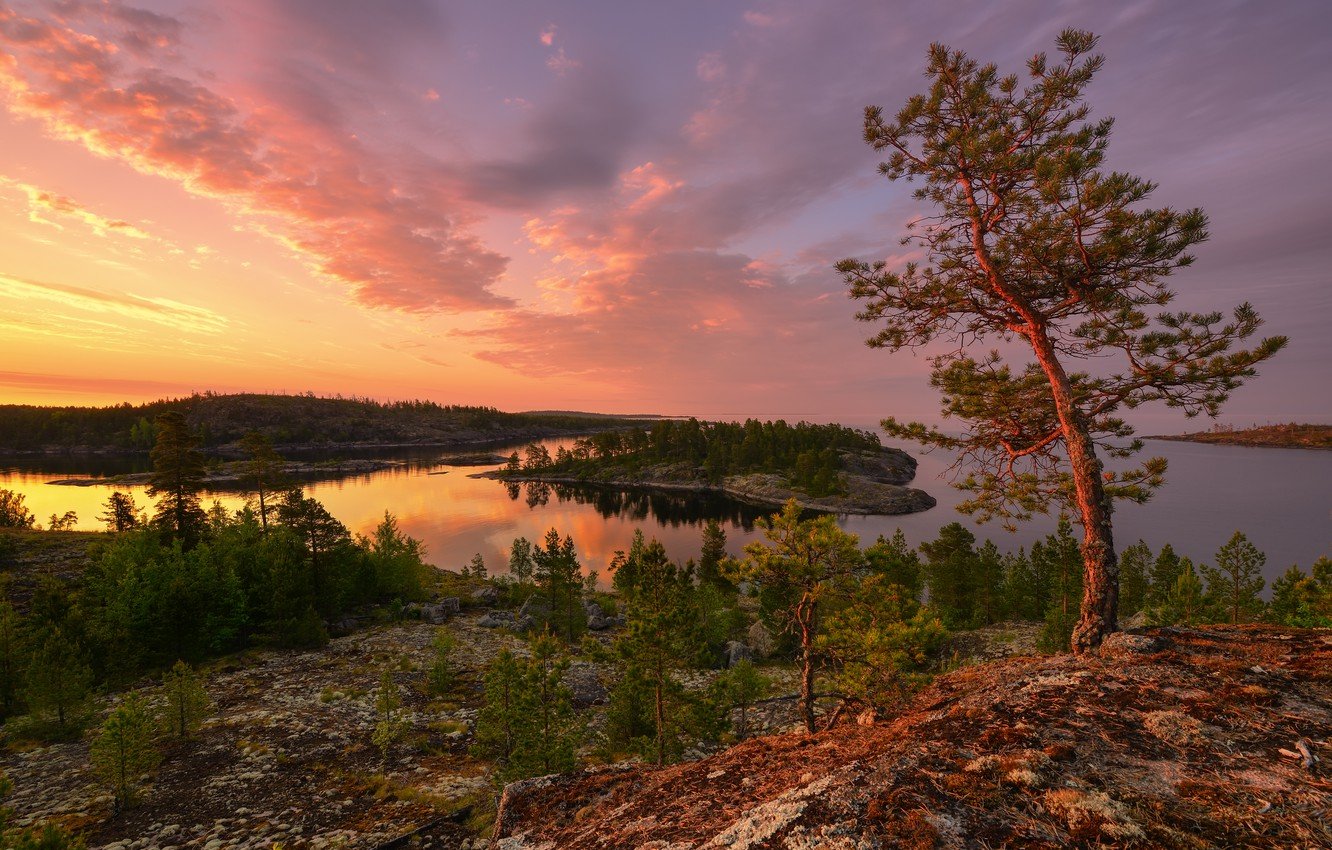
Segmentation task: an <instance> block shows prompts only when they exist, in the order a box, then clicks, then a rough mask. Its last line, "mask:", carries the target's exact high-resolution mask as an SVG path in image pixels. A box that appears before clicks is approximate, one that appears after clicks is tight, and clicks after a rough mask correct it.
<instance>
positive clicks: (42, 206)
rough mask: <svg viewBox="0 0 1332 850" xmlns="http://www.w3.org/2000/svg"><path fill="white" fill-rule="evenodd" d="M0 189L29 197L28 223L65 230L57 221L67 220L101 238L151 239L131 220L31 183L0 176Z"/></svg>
mask: <svg viewBox="0 0 1332 850" xmlns="http://www.w3.org/2000/svg"><path fill="white" fill-rule="evenodd" d="M0 186H11V187H13V188H15V189H17V190H18V191H20V192H22V193H23V194H24V195H26V196H27V199H28V220H29V221H32V222H36V223H38V224H47V225H50V226H52V227H54V228H56V229H58V230H63V229H64V227H63V225H61V224H60V223H59V221H57V220H55V219H67V220H71V221H74V222H77V223H79V224H82V225H84V226H86V227H87V228H88V229H90V230H91V231H92V232H93V233H94V234H96V235H98V236H106V235H108V234H110V233H115V234H117V235H120V236H127V237H130V238H131V239H150V238H152V237H151V236H149V234H148V233H147V232H146V231H144V230H141V229H139V228H138V227H135V226H134V225H133V224H130V223H129V222H128V221H123V220H120V219H109V218H106V217H105V216H101V215H98V214H97V213H95V212H93V211H92V210H90V209H88V208H86V207H84V206H83V205H81V204H80V203H79V202H78V201H75V200H74V199H73V198H70V197H68V196H66V195H61V194H58V193H55V192H48V191H46V190H45V189H40V188H38V187H37V186H33V185H32V184H30V183H21V182H19V181H17V180H12V179H10V178H8V177H4V176H0Z"/></svg>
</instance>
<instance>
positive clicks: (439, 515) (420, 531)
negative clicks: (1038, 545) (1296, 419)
mask: <svg viewBox="0 0 1332 850" xmlns="http://www.w3.org/2000/svg"><path fill="white" fill-rule="evenodd" d="M566 442H567V441H562V440H550V441H547V443H546V444H547V446H548V447H549V448H550V450H551V452H552V454H553V453H554V451H555V449H556V447H558V446H559V445H563V444H565V443H566ZM886 442H887V444H889V445H898V444H895V443H893V442H892V441H886ZM900 447H901V448H904V449H906V450H907V451H909V452H911V453H912V454H914V455H915V456H916V457H917V458H918V459H919V461H920V467H919V469H918V471H917V476H916V480H915V482H914V486H917V487H920V488H922V489H924V490H926V491H927V492H929V493H930V494H931V495H933V496H934V497H935V498H936V499H938V500H939V505H938V506H937V507H935V508H933V509H932V510H929V511H925V512H923V513H918V514H908V515H905V516H878V517H863V516H852V517H841V518H839V523H840V524H841V526H842V527H843V528H845V529H846V530H847V531H850V532H852V533H854V534H857V535H859V536H860V538H861V540H862V543H864V544H868V543H869V542H872V541H873V539H874V538H875V537H877V536H878V535H880V534H884V535H891V534H892V533H893V531H894V530H896V529H897V528H899V527H900V528H901V529H902V530H903V532H904V533H905V534H906V536H907V538H908V539H909V540H910V541H911V542H912V543H913V544H916V543H920V542H921V541H923V540H928V539H931V538H933V537H934V536H935V535H936V534H937V531H938V529H939V527H940V526H941V525H944V524H946V523H948V522H952V521H954V520H961V521H963V522H964V523H965V524H967V525H968V526H969V527H971V528H972V529H973V531H975V532H976V534H977V536H978V537H980V538H982V539H984V538H985V537H990V538H992V539H993V540H994V541H995V543H996V544H998V545H999V547H1000V548H1001V549H1004V550H1008V549H1016V548H1017V547H1018V546H1030V545H1031V542H1032V541H1033V540H1036V539H1038V538H1039V537H1041V536H1043V535H1045V534H1047V533H1049V532H1050V531H1051V530H1052V529H1053V527H1054V520H1053V519H1050V518H1038V519H1037V520H1036V521H1033V522H1031V523H1029V524H1027V525H1025V526H1023V527H1021V528H1020V529H1019V530H1018V531H1017V532H1016V533H1011V534H1010V533H1009V532H1006V531H1004V530H1003V528H1001V527H1000V526H998V525H996V524H990V525H986V526H976V525H975V524H974V523H971V522H969V521H968V520H967V519H966V518H964V517H961V515H959V514H958V513H957V512H956V510H955V509H954V508H955V506H956V505H957V503H958V502H959V501H960V500H961V495H962V494H960V493H958V492H957V491H956V490H953V489H952V488H951V487H949V486H948V485H947V484H946V483H945V481H944V480H943V479H942V478H941V476H942V475H943V474H944V473H945V470H946V467H947V465H948V458H947V457H944V456H942V455H940V454H939V453H933V454H921V453H920V452H919V450H918V449H916V448H915V447H912V446H908V445H905V444H900ZM508 450H509V449H508V448H501V449H499V450H498V451H499V452H500V453H501V454H503V453H507V451H508ZM1146 453H1147V454H1152V455H1159V456H1163V457H1165V458H1167V460H1168V461H1169V464H1170V469H1169V472H1168V473H1167V483H1166V486H1165V487H1164V488H1162V489H1161V491H1159V492H1158V494H1157V495H1156V497H1155V498H1154V499H1153V500H1152V501H1151V502H1149V503H1148V504H1147V505H1121V506H1119V508H1118V510H1117V513H1116V515H1115V536H1116V542H1117V546H1118V548H1123V547H1124V546H1126V545H1128V544H1129V543H1132V542H1134V541H1136V540H1138V539H1139V538H1142V539H1143V540H1145V541H1146V542H1147V543H1148V544H1149V545H1150V546H1151V547H1152V549H1153V550H1157V549H1159V548H1160V546H1161V545H1162V544H1164V543H1167V542H1169V543H1172V544H1173V545H1174V546H1175V548H1176V550H1178V551H1180V552H1181V553H1183V554H1187V555H1189V556H1191V557H1193V558H1194V559H1195V560H1201V561H1206V562H1211V560H1212V555H1213V553H1214V552H1215V551H1216V550H1217V548H1218V547H1220V546H1221V545H1222V544H1223V543H1225V542H1226V540H1227V539H1229V537H1230V535H1231V534H1232V533H1233V532H1234V531H1236V530H1240V531H1243V532H1244V533H1245V534H1247V535H1248V536H1249V538H1250V540H1252V541H1253V543H1254V544H1255V545H1256V546H1257V547H1258V548H1259V549H1261V550H1262V551H1263V552H1265V553H1266V554H1267V568H1266V571H1265V572H1266V575H1267V577H1268V580H1269V583H1270V581H1271V579H1272V578H1274V577H1276V576H1278V575H1280V574H1281V573H1282V572H1284V571H1285V569H1286V568H1287V567H1288V566H1290V565H1291V564H1299V565H1300V566H1302V567H1304V568H1305V569H1306V570H1307V569H1308V567H1309V565H1310V564H1311V563H1312V562H1313V561H1314V560H1315V559H1317V558H1318V557H1319V556H1321V555H1332V452H1327V451H1315V450H1307V449H1261V448H1246V447H1239V446H1214V445H1204V444H1199V443H1181V442H1170V441H1149V442H1148V446H1147V450H1146ZM444 454H446V453H445V452H442V451H431V450H422V449H415V450H410V451H403V452H399V453H396V454H392V455H387V456H390V457H394V458H396V459H399V460H401V461H402V462H403V465H402V466H399V467H395V468H392V469H387V470H383V471H380V472H375V473H370V474H365V475H357V476H351V477H347V478H342V479H340V480H335V481H321V482H315V483H310V484H307V485H306V488H305V489H306V492H307V494H308V495H310V496H312V497H314V498H316V499H319V500H320V501H321V502H323V503H324V504H325V505H326V506H327V507H328V509H329V511H331V512H332V513H333V515H334V516H336V517H338V518H339V519H340V520H342V521H343V522H344V523H346V524H347V526H348V527H350V528H351V529H352V531H354V532H357V533H368V532H369V531H370V530H371V529H373V528H374V526H375V525H376V524H377V523H378V522H379V521H380V520H382V519H383V515H384V511H385V510H389V511H392V512H393V514H394V515H395V516H397V518H398V521H399V523H400V524H401V526H402V528H403V529H404V530H405V531H406V532H407V533H408V534H411V535H412V536H414V537H417V538H420V539H421V540H423V541H424V542H425V544H426V546H427V549H428V553H429V555H428V559H429V560H430V561H431V562H432V563H434V564H436V565H438V566H441V567H445V568H449V569H457V568H458V567H461V566H462V565H463V564H464V563H466V562H467V561H468V560H470V559H471V557H472V556H473V555H474V554H475V553H478V552H479V553H481V555H482V557H483V558H484V559H485V561H486V564H487V565H488V566H489V567H490V568H491V569H492V570H496V569H498V568H501V567H502V565H503V564H505V563H507V560H508V550H509V546H510V544H511V543H512V541H513V539H514V538H515V537H519V536H523V537H527V538H528V539H530V540H539V539H540V538H541V537H542V536H543V535H544V534H545V533H546V531H547V529H550V528H552V527H554V528H557V529H558V530H559V532H560V534H561V535H564V534H568V535H572V537H573V539H574V542H575V544H576V545H577V548H578V552H579V555H580V557H581V559H582V561H583V563H584V565H585V567H586V568H587V569H595V570H598V571H599V572H600V573H601V575H602V578H603V579H605V577H606V566H607V564H609V562H610V560H611V558H612V557H613V556H614V554H615V552H616V550H620V549H624V548H627V547H628V545H629V542H630V540H631V539H632V537H633V533H634V530H635V529H638V528H641V529H643V533H644V534H646V535H648V536H649V537H656V538H658V539H659V540H661V541H662V543H664V544H665V546H666V548H667V551H668V552H669V553H670V554H671V556H672V557H674V558H678V559H679V560H682V561H683V560H684V559H686V558H689V557H694V556H697V554H698V548H699V538H700V526H701V524H702V522H703V521H705V520H706V519H708V518H710V517H715V518H717V519H719V520H721V521H722V522H723V524H724V526H725V527H726V529H727V535H728V548H729V549H730V550H731V552H732V553H733V554H737V555H738V554H741V552H742V548H743V546H744V544H745V543H746V542H749V541H750V540H753V539H756V538H757V537H758V533H757V532H756V531H755V529H754V525H753V522H754V519H755V518H756V517H758V516H761V515H762V513H763V511H761V510H759V509H757V508H752V507H748V506H744V505H739V504H737V503H735V502H732V501H730V500H728V499H723V498H706V499H704V498H692V497H688V496H683V495H679V494H671V495H661V494H649V493H632V494H620V493H613V492H607V491H598V490H582V491H571V490H569V489H567V488H551V489H550V490H549V491H543V490H541V489H540V488H536V489H535V491H534V490H533V488H528V487H526V486H525V487H523V488H518V489H517V491H516V493H515V492H513V490H514V488H511V487H508V486H506V485H504V484H503V483H501V482H498V481H493V480H489V479H476V478H469V477H468V475H469V473H472V472H476V471H479V469H484V467H480V468H478V467H455V466H449V465H447V464H444V463H441V462H440V458H441V457H442V456H443V455H444ZM380 456H385V455H382V454H381V455H380ZM144 462H145V461H143V460H139V461H137V463H138V464H139V468H142V464H143V463H144ZM133 467H134V462H127V461H125V460H123V459H104V458H58V459H52V458H41V459H30V460H23V461H15V460H9V461H0V488H5V489H11V490H17V491H19V492H21V493H23V494H24V495H25V497H26V501H27V505H28V507H29V509H30V510H32V512H33V513H34V514H36V515H37V517H38V520H39V522H41V523H42V524H43V525H44V524H46V522H47V517H49V516H50V515H51V514H52V513H57V514H63V513H64V512H65V511H67V510H74V511H76V512H77V514H78V516H79V523H78V526H77V527H78V528H80V529H88V530H97V529H101V528H103V526H102V524H101V523H100V522H99V521H98V519H97V517H98V515H99V514H100V513H101V512H102V511H103V509H104V506H105V502H106V500H107V497H108V496H109V495H110V493H111V492H112V490H114V489H121V490H126V491H128V492H131V493H132V494H133V495H134V497H135V500H136V502H137V503H138V504H139V506H140V507H145V506H148V505H149V504H150V500H149V499H148V497H147V495H146V494H145V493H144V491H143V488H142V487H123V486H122V487H119V488H116V487H113V486H110V485H107V486H90V487H71V486H59V485H52V484H49V483H47V482H49V481H52V480H56V479H60V478H68V477H71V476H74V475H114V474H117V473H122V472H127V471H132V469H133ZM211 498H218V499H220V500H221V501H222V502H223V503H224V504H226V505H228V506H229V507H238V506H239V505H240V504H241V502H242V498H241V497H240V496H239V495H237V494H228V493H216V494H210V495H209V497H208V499H206V501H208V500H210V499H211Z"/></svg>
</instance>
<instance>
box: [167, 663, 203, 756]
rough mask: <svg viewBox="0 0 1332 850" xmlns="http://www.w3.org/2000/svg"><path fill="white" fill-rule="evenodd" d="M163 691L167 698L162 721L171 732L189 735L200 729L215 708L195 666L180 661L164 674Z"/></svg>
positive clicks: (181, 736) (186, 736)
mask: <svg viewBox="0 0 1332 850" xmlns="http://www.w3.org/2000/svg"><path fill="white" fill-rule="evenodd" d="M162 692H163V695H164V696H165V698H166V700H165V704H164V705H163V707H162V720H163V725H164V726H166V728H167V729H168V730H170V732H171V734H173V735H176V736H177V737H180V738H188V737H190V736H191V735H193V734H194V733H195V732H198V731H199V728H200V727H201V726H203V721H204V718H205V717H207V716H208V713H209V712H210V711H211V710H212V700H210V699H209V698H208V691H207V690H205V688H204V684H203V682H202V681H201V680H200V678H199V674H198V673H196V672H195V671H194V668H193V667H191V666H190V665H188V664H186V663H185V662H184V661H177V662H176V664H175V666H174V667H172V668H171V669H170V670H169V671H168V672H167V673H166V674H165V675H164V676H162Z"/></svg>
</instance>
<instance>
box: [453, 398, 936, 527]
mask: <svg viewBox="0 0 1332 850" xmlns="http://www.w3.org/2000/svg"><path fill="white" fill-rule="evenodd" d="M525 454H526V456H525V457H520V456H519V454H518V453H517V452H515V453H513V455H511V456H510V458H509V462H508V463H507V464H506V465H505V466H504V467H503V468H502V469H497V470H492V471H489V472H480V473H476V474H475V475H474V476H473V477H477V478H494V479H498V480H501V481H504V482H507V483H510V484H512V483H519V482H539V483H544V484H571V485H583V486H594V487H606V488H613V489H617V490H633V489H646V490H667V491H685V492H698V493H721V494H724V495H726V496H729V497H731V498H733V499H736V500H737V501H741V502H745V503H748V504H753V505H759V506H764V507H766V506H776V505H781V504H783V503H785V502H786V501H787V500H789V499H795V500H796V502H797V503H798V504H799V505H800V506H801V507H802V508H806V509H808V510H814V511H821V512H826V513H839V514H905V513H915V512H917V511H923V510H927V509H929V508H932V507H934V505H935V500H934V498H933V497H932V496H930V495H929V494H928V493H926V492H924V491H923V490H919V489H915V488H911V487H907V486H905V485H907V484H908V483H910V482H911V480H912V479H913V478H915V475H916V460H915V458H913V457H911V456H910V455H909V454H907V453H906V452H903V451H901V450H899V449H893V448H886V447H884V446H882V445H880V443H879V439H878V437H877V436H876V435H874V434H872V433H870V432H867V431H859V430H855V429H852V428H846V427H844V426H841V425H812V424H810V423H807V422H800V423H798V424H796V425H789V424H788V423H786V422H785V421H783V420H777V421H775V422H760V421H758V420H754V419H750V420H747V421H746V422H744V423H738V422H701V421H699V420H697V419H688V420H669V419H663V420H659V421H657V422H654V423H653V424H652V425H651V426H650V427H649V428H646V429H645V428H641V427H635V428H630V429H626V430H621V431H606V432H603V433H600V434H595V435H593V436H591V437H586V438H581V439H579V440H577V441H575V442H574V444H573V447H572V448H563V447H561V448H560V449H558V450H557V452H556V454H555V455H554V456H551V455H550V452H549V450H548V449H546V448H545V447H544V446H540V445H536V444H532V445H529V446H528V447H527V449H526V452H525Z"/></svg>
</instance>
